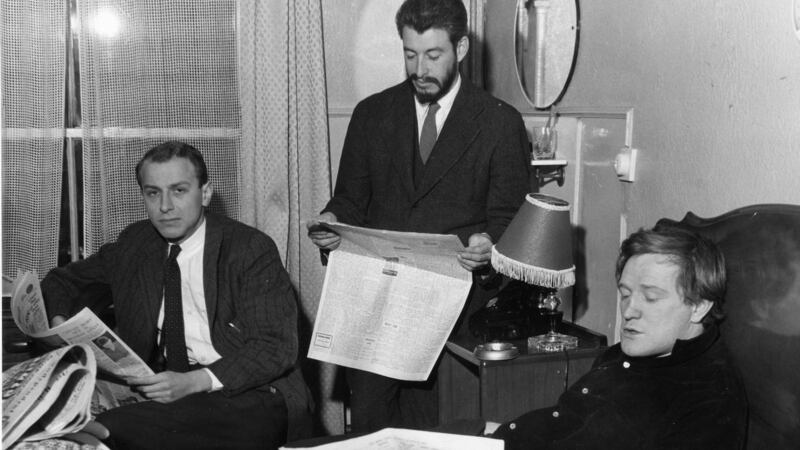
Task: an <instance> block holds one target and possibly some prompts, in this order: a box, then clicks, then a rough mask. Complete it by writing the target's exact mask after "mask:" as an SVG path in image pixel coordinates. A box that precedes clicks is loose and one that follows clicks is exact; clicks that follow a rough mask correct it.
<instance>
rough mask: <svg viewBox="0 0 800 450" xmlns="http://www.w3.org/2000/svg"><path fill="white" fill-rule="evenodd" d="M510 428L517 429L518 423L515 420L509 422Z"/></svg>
mask: <svg viewBox="0 0 800 450" xmlns="http://www.w3.org/2000/svg"><path fill="white" fill-rule="evenodd" d="M508 429H509V430H516V429H517V424H515V423H514V422H511V423H510V424H508Z"/></svg>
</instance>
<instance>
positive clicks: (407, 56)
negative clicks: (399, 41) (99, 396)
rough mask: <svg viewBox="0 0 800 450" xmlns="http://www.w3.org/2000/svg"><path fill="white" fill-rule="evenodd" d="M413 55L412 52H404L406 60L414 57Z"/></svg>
mask: <svg viewBox="0 0 800 450" xmlns="http://www.w3.org/2000/svg"><path fill="white" fill-rule="evenodd" d="M415 56H416V55H415V54H413V53H406V59H407V60H408V61H411V60H412V59H414V57H415Z"/></svg>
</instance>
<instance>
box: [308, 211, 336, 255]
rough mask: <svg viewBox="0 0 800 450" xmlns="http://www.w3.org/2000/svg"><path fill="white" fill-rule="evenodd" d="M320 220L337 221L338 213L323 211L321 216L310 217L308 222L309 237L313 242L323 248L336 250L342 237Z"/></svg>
mask: <svg viewBox="0 0 800 450" xmlns="http://www.w3.org/2000/svg"><path fill="white" fill-rule="evenodd" d="M320 222H336V215H334V214H333V213H331V212H326V213H322V214H320V215H319V216H317V217H315V218H313V219H310V220H309V221H308V222H307V223H306V228H307V229H308V237H309V238H311V242H313V243H314V245H316V246H317V247H319V248H321V249H322V250H336V248H337V247H339V243H340V242H341V241H342V237H341V236H339V235H338V234H336V233H334V232H333V231H331V230H329V229H328V228H325V227H324V226H322V225H321V224H320Z"/></svg>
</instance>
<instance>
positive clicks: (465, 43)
mask: <svg viewBox="0 0 800 450" xmlns="http://www.w3.org/2000/svg"><path fill="white" fill-rule="evenodd" d="M468 51H469V37H467V36H464V37H462V38H461V39H459V40H458V42H457V43H456V58H457V59H458V62H461V61H462V60H463V59H464V57H466V56H467V52H468Z"/></svg>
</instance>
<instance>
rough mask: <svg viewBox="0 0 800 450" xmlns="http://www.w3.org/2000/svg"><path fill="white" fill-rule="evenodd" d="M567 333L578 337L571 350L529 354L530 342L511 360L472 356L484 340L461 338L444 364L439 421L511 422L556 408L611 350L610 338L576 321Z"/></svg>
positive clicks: (564, 328) (449, 345)
mask: <svg viewBox="0 0 800 450" xmlns="http://www.w3.org/2000/svg"><path fill="white" fill-rule="evenodd" d="M559 331H560V332H562V333H566V334H570V335H573V336H577V337H578V339H579V340H578V348H576V349H573V350H569V351H566V352H558V353H542V352H536V351H535V350H534V351H531V352H529V351H528V348H527V341H526V340H519V341H511V343H513V344H514V345H515V346H516V347H517V348H518V349H519V351H520V355H519V356H518V357H516V358H515V359H512V360H508V361H482V360H479V359H478V358H476V357H475V356H474V355H473V354H472V352H473V350H474V349H475V346H476V345H478V344H479V343H480V342H479V341H478V340H477V339H475V338H472V337H467V336H460V337H456V338H455V339H454V340H452V341H449V342H448V343H447V345H446V350H445V352H444V355H443V356H442V362H441V364H440V366H439V423H441V424H445V423H450V422H453V421H455V420H459V419H475V418H478V417H479V418H481V419H483V420H487V421H492V422H506V421H509V420H511V419H514V418H516V417H518V416H520V415H522V414H524V413H526V412H528V411H530V410H532V409H537V408H543V407H547V406H552V405H554V404H555V403H556V401H557V400H558V397H559V396H560V395H561V393H562V392H564V390H565V389H566V388H567V387H568V386H569V385H571V384H572V383H574V382H575V381H577V380H578V378H580V377H581V376H583V375H584V374H585V373H586V372H588V371H589V369H590V368H591V366H592V362H594V360H595V358H596V357H597V356H598V355H600V354H601V353H603V351H605V349H606V337H605V336H603V335H599V334H596V333H594V332H592V331H590V330H588V329H586V328H583V327H581V326H579V325H575V324H571V323H566V322H565V323H563V324H562V326H561V327H560V328H559Z"/></svg>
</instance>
